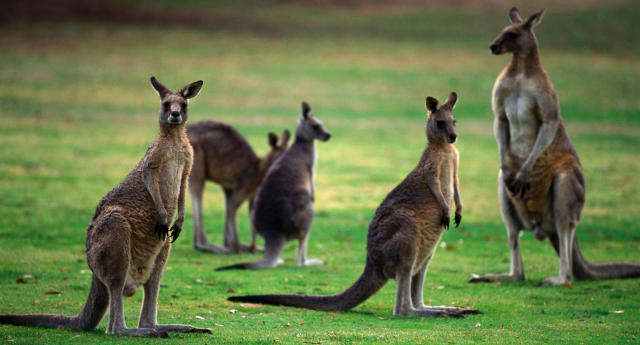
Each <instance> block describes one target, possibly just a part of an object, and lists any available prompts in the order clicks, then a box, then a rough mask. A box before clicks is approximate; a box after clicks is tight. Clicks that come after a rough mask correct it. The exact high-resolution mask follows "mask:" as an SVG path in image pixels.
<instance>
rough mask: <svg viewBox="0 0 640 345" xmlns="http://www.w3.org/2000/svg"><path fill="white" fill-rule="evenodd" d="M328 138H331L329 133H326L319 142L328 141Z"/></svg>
mask: <svg viewBox="0 0 640 345" xmlns="http://www.w3.org/2000/svg"><path fill="white" fill-rule="evenodd" d="M330 138H331V133H329V132H327V133H324V134H323V135H322V137H320V140H322V141H328V140H329V139H330Z"/></svg>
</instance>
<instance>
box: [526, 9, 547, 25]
mask: <svg viewBox="0 0 640 345" xmlns="http://www.w3.org/2000/svg"><path fill="white" fill-rule="evenodd" d="M543 15H544V8H543V9H541V10H540V11H538V12H536V13H534V14H532V15H530V16H529V17H527V19H525V20H524V27H526V28H528V29H530V28H532V27H534V26H536V25H538V24H539V23H540V21H541V20H542V16H543Z"/></svg>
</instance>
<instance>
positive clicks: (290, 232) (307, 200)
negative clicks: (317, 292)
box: [217, 102, 331, 271]
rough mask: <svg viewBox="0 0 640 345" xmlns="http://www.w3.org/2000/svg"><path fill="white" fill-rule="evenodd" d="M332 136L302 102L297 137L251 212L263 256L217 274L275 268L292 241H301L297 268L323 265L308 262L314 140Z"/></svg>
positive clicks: (269, 176) (264, 184)
mask: <svg viewBox="0 0 640 345" xmlns="http://www.w3.org/2000/svg"><path fill="white" fill-rule="evenodd" d="M330 137H331V134H330V133H329V132H328V131H327V129H326V128H325V127H324V125H323V124H322V121H320V120H319V119H318V118H316V117H315V116H313V113H312V112H311V107H310V106H309V104H307V103H306V102H302V115H301V116H300V119H299V120H298V126H297V127H296V138H295V140H294V142H293V144H292V145H291V147H290V148H289V149H288V150H287V151H286V152H285V153H284V154H283V155H282V156H281V157H280V159H278V160H277V161H276V162H275V163H274V164H273V166H272V167H271V168H270V169H269V171H267V175H266V176H265V177H264V181H263V182H262V184H261V185H260V187H259V188H258V192H257V193H256V197H255V200H254V205H253V210H252V211H251V219H252V221H253V226H254V228H255V230H254V231H257V232H258V233H259V234H260V236H262V237H263V238H264V257H263V258H262V260H259V261H256V262H250V263H241V264H235V265H231V266H225V267H220V268H218V269H217V271H220V270H228V269H248V268H268V267H276V266H277V265H278V264H279V263H280V260H279V258H278V256H279V255H280V252H281V251H282V248H283V247H284V245H285V243H287V242H288V241H290V240H293V239H297V240H298V257H297V259H296V265H298V266H306V265H322V264H323V262H322V261H320V260H316V259H307V240H308V239H309V232H310V230H311V222H312V221H313V201H314V196H315V186H314V175H315V166H316V148H315V140H316V139H319V140H322V141H327V140H329V138H330Z"/></svg>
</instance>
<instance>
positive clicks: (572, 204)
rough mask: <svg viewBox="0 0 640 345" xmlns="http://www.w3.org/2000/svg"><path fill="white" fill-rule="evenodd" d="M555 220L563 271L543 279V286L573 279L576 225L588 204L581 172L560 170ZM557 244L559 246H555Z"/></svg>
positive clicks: (554, 210) (554, 192)
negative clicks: (585, 204)
mask: <svg viewBox="0 0 640 345" xmlns="http://www.w3.org/2000/svg"><path fill="white" fill-rule="evenodd" d="M552 197H553V204H552V205H553V210H552V212H553V221H554V225H555V228H556V234H555V235H557V248H556V251H557V253H558V257H559V266H560V267H559V270H558V276H557V277H550V278H547V279H545V280H543V281H542V282H541V283H540V284H541V285H563V284H571V283H572V282H573V245H574V243H575V242H574V240H575V236H576V227H577V226H578V222H579V221H580V214H581V212H582V207H583V205H584V187H583V184H582V183H581V179H579V178H578V175H575V174H571V173H568V172H560V173H558V174H557V175H556V177H555V178H554V181H553V195H552ZM554 247H555V246H554Z"/></svg>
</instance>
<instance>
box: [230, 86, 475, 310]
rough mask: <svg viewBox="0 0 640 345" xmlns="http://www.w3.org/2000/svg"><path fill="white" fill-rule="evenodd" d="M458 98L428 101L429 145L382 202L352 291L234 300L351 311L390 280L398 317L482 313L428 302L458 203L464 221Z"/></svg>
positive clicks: (457, 217) (458, 217) (457, 220)
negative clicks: (431, 276) (429, 278)
mask: <svg viewBox="0 0 640 345" xmlns="http://www.w3.org/2000/svg"><path fill="white" fill-rule="evenodd" d="M456 101H457V95H456V93H455V92H452V93H451V94H450V95H449V97H448V98H447V100H446V102H445V103H444V104H442V105H441V106H440V107H438V101H437V100H436V99H435V98H433V97H427V99H426V105H427V110H428V118H427V125H426V135H427V140H428V145H427V147H426V149H425V150H424V152H423V153H422V157H421V158H420V161H419V162H418V165H417V166H416V167H415V168H414V169H413V171H411V172H410V173H409V175H408V176H407V177H406V178H405V179H404V181H402V182H401V183H400V184H399V185H398V186H397V187H396V188H394V189H393V190H392V191H391V192H390V193H389V194H388V195H387V197H386V198H385V199H384V201H382V204H380V206H379V207H378V209H377V210H376V212H375V214H374V216H373V219H372V220H371V223H370V224H369V232H368V235H367V260H366V264H365V266H364V272H363V273H362V275H361V276H360V278H358V280H357V281H356V282H355V283H354V284H353V285H351V286H350V287H349V288H348V289H346V290H345V291H343V292H340V293H338V294H335V295H331V296H310V295H249V296H234V297H230V298H229V300H230V301H234V302H252V303H266V304H275V305H285V306H292V307H299V308H308V309H315V310H348V309H351V308H353V307H355V306H357V305H359V304H360V303H362V302H364V301H365V300H366V299H368V298H369V297H371V296H372V295H373V294H375V293H376V292H377V291H378V290H379V289H380V288H382V286H383V285H384V284H385V283H386V282H387V281H388V280H389V279H395V280H396V284H397V290H396V302H395V307H394V309H393V314H394V315H410V316H427V317H440V316H450V317H464V315H465V314H478V313H480V312H479V311H478V310H474V309H469V308H464V307H446V306H440V307H430V306H425V305H424V304H423V291H422V290H423V285H424V278H425V275H426V273H427V267H428V266H429V262H430V261H431V258H433V254H434V253H435V251H436V247H437V244H438V242H439V241H440V237H441V236H442V233H443V232H444V231H445V229H447V228H448V227H449V222H450V206H451V204H452V203H455V206H456V208H455V218H454V222H455V225H456V227H457V226H458V225H459V224H460V221H461V220H462V202H461V201H460V193H459V189H458V151H457V150H456V148H455V146H454V145H453V143H454V142H455V141H456V139H457V137H456V131H455V127H454V125H455V119H454V118H453V115H452V113H451V112H452V110H453V107H454V106H455V104H456Z"/></svg>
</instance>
